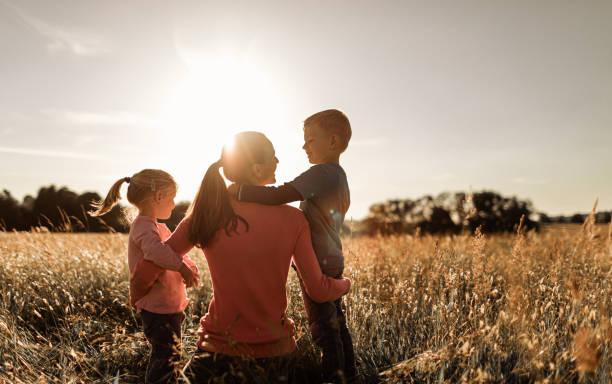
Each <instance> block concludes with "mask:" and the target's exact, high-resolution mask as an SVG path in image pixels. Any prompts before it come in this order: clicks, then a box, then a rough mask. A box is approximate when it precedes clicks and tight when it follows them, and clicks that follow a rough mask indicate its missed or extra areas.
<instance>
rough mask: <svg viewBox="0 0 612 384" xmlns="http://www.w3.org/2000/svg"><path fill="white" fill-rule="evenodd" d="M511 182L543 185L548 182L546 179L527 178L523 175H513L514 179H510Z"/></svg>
mask: <svg viewBox="0 0 612 384" xmlns="http://www.w3.org/2000/svg"><path fill="white" fill-rule="evenodd" d="M512 182H513V183H516V184H527V185H544V184H548V180H547V179H540V180H535V179H527V178H525V177H515V178H514V179H512Z"/></svg>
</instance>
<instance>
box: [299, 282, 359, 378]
mask: <svg viewBox="0 0 612 384" xmlns="http://www.w3.org/2000/svg"><path fill="white" fill-rule="evenodd" d="M326 275H327V273H326ZM341 276H342V272H340V273H335V274H334V275H333V276H332V277H334V278H340V277H341ZM300 288H302V298H303V299H304V308H305V309H306V314H307V316H308V325H309V327H310V333H311V335H312V339H313V341H314V342H315V344H317V345H318V346H319V348H321V352H322V354H323V356H322V364H321V365H322V371H323V372H322V375H323V377H322V379H323V381H324V382H338V383H342V382H344V381H345V380H350V379H353V378H354V377H355V375H356V373H357V372H356V371H357V369H356V367H355V352H354V350H353V340H352V339H351V334H350V333H349V330H348V328H347V326H346V317H345V316H344V311H343V310H342V298H340V299H338V300H336V301H330V302H326V303H316V302H314V301H313V300H312V299H311V298H310V297H308V294H307V293H306V290H305V289H304V284H303V283H302V281H301V280H300ZM338 371H340V372H342V373H341V374H339V372H338Z"/></svg>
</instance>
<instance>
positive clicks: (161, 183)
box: [89, 169, 177, 216]
mask: <svg viewBox="0 0 612 384" xmlns="http://www.w3.org/2000/svg"><path fill="white" fill-rule="evenodd" d="M123 183H128V184H129V186H128V190H127V199H128V201H129V202H130V203H131V204H132V205H134V206H135V207H136V208H139V209H141V208H142V206H143V203H144V202H145V201H147V200H148V199H152V198H153V197H155V193H156V192H158V191H167V190H169V191H172V192H176V190H177V184H176V182H175V181H174V178H172V176H171V175H170V174H169V173H168V172H164V171H162V170H160V169H143V170H142V171H140V172H138V173H135V174H134V175H132V177H124V178H122V179H119V180H117V181H116V182H115V184H113V186H112V187H111V189H110V190H109V191H108V193H107V194H106V198H105V199H104V200H103V201H100V202H97V203H93V206H94V208H95V210H94V211H92V212H89V214H90V215H91V216H102V215H104V214H105V213H107V212H108V211H110V210H111V209H112V208H113V207H114V206H115V205H116V204H117V202H119V200H120V199H121V193H120V191H121V185H123Z"/></svg>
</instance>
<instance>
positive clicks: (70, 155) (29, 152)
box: [0, 147, 100, 160]
mask: <svg viewBox="0 0 612 384" xmlns="http://www.w3.org/2000/svg"><path fill="white" fill-rule="evenodd" d="M0 153H12V154H16V155H23V156H39V157H55V158H66V159H81V160H97V159H100V158H99V157H98V156H94V155H89V154H85V153H75V152H64V151H47V150H41V149H33V148H10V147H0Z"/></svg>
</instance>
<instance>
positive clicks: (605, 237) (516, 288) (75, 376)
mask: <svg viewBox="0 0 612 384" xmlns="http://www.w3.org/2000/svg"><path fill="white" fill-rule="evenodd" d="M126 244H127V238H126V236H125V235H120V234H110V235H100V234H98V235H93V234H91V235H87V234H50V233H1V232H0V295H1V296H0V382H2V380H4V381H6V382H11V383H12V382H14V383H37V382H38V383H46V382H62V383H64V382H65V383H91V382H100V383H103V382H109V383H113V382H134V383H135V382H142V377H143V374H144V369H145V366H146V356H147V354H148V346H147V343H146V340H145V337H144V335H143V333H142V331H141V329H140V327H139V323H138V322H139V319H138V316H137V315H136V314H135V313H134V312H133V311H132V310H131V309H130V308H129V306H128V305H127V303H128V298H127V296H128V270H127V263H126V254H127V249H126ZM344 247H345V252H346V260H347V263H346V264H347V265H346V269H345V275H347V276H348V277H350V278H351V279H352V280H353V286H352V291H351V293H350V294H349V295H348V296H347V297H346V305H347V319H348V323H349V327H350V329H351V331H352V334H353V338H354V343H355V349H356V353H357V358H358V369H359V371H360V372H361V374H362V379H363V381H364V382H432V383H434V382H435V383H444V382H537V381H539V382H551V383H554V382H594V383H609V382H611V381H612V358H611V356H610V346H611V345H612V279H611V277H612V276H611V267H612V224H611V225H610V226H609V227H605V226H601V227H599V226H595V225H594V223H589V222H588V220H587V223H585V225H584V226H582V227H575V228H570V227H558V228H557V227H552V229H545V230H544V231H542V232H541V233H539V234H536V233H527V234H525V233H522V231H519V233H517V234H514V235H496V236H485V235H483V234H481V233H479V232H477V233H476V234H475V235H473V236H470V235H462V236H447V237H430V236H417V237H413V236H397V237H389V238H350V237H349V238H345V239H344ZM191 256H192V257H193V258H194V260H196V262H197V263H198V264H199V265H200V267H201V269H202V271H203V284H202V285H201V286H200V288H198V289H195V290H190V291H189V296H190V299H191V304H190V305H189V307H188V316H187V320H186V323H185V336H184V338H183V341H184V344H185V351H184V361H185V362H186V361H187V359H188V358H189V355H190V353H191V352H192V351H193V349H194V346H195V341H196V335H195V330H196V326H197V321H198V318H199V317H200V316H201V315H202V314H203V313H204V311H205V309H206V308H207V305H208V302H209V300H210V297H211V293H212V292H211V287H210V280H209V276H208V275H207V273H206V270H207V268H206V265H205V262H204V258H203V256H202V255H201V253H199V252H198V251H193V253H192V255H191ZM299 292H300V291H299V287H298V285H297V281H296V279H295V276H294V274H293V273H291V274H290V281H289V283H288V294H289V298H290V304H289V309H288V312H289V316H290V317H292V318H293V319H294V320H296V324H297V326H298V337H299V340H298V345H299V349H300V350H299V354H300V357H301V364H300V366H299V368H298V369H299V370H301V371H300V375H298V377H300V378H301V379H302V380H303V381H308V380H312V379H313V378H314V376H313V374H312V373H311V371H312V369H313V368H314V367H316V364H317V363H318V355H317V352H316V350H315V349H314V348H313V347H312V343H311V339H310V335H309V333H308V331H307V326H306V325H307V323H306V319H305V316H304V313H303V307H302V303H301V298H300V294H299Z"/></svg>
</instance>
